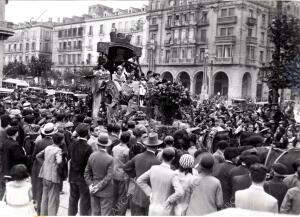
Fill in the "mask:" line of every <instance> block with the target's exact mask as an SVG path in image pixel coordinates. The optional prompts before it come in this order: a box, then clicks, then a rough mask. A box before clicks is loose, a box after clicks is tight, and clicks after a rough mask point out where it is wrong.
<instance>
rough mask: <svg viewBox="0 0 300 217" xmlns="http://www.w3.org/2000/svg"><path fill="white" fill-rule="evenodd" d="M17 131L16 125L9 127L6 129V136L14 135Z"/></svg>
mask: <svg viewBox="0 0 300 217" xmlns="http://www.w3.org/2000/svg"><path fill="white" fill-rule="evenodd" d="M18 131H19V128H18V127H17V126H13V127H9V128H7V130H6V133H7V135H8V136H14V135H15V134H16V133H17V132H18Z"/></svg>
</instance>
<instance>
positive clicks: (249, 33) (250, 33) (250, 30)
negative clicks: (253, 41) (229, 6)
mask: <svg viewBox="0 0 300 217" xmlns="http://www.w3.org/2000/svg"><path fill="white" fill-rule="evenodd" d="M248 36H249V37H252V29H251V28H248Z"/></svg>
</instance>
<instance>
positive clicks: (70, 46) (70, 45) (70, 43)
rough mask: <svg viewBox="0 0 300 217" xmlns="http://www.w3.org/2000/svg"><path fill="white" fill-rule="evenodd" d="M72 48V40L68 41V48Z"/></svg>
mask: <svg viewBox="0 0 300 217" xmlns="http://www.w3.org/2000/svg"><path fill="white" fill-rule="evenodd" d="M71 49H72V42H70V41H68V50H71Z"/></svg>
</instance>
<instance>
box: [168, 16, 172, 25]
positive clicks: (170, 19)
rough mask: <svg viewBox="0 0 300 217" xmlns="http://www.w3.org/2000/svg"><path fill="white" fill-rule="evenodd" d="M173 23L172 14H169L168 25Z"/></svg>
mask: <svg viewBox="0 0 300 217" xmlns="http://www.w3.org/2000/svg"><path fill="white" fill-rule="evenodd" d="M171 25H172V16H168V26H171Z"/></svg>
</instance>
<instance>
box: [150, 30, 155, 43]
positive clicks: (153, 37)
mask: <svg viewBox="0 0 300 217" xmlns="http://www.w3.org/2000/svg"><path fill="white" fill-rule="evenodd" d="M150 38H151V40H154V41H156V33H155V32H150Z"/></svg>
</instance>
